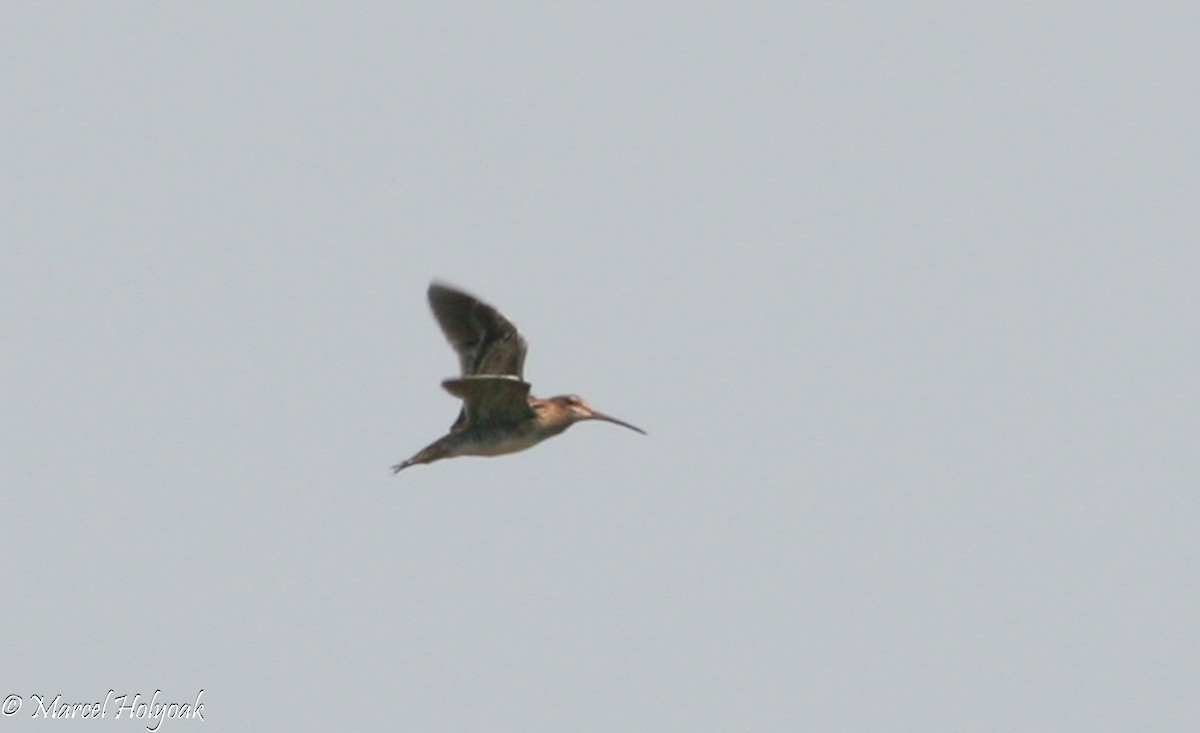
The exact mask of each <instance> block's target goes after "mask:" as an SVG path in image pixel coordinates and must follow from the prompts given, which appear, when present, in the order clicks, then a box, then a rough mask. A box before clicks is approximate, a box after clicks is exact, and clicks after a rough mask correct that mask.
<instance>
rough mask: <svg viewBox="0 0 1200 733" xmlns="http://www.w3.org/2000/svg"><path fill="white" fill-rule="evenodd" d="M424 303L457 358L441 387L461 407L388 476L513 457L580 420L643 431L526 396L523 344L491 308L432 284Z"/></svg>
mask: <svg viewBox="0 0 1200 733" xmlns="http://www.w3.org/2000/svg"><path fill="white" fill-rule="evenodd" d="M429 304H430V306H431V307H432V308H433V314H434V316H435V317H436V318H437V321H438V324H439V325H441V327H442V331H443V332H445V334H446V338H447V339H448V340H449V341H450V345H451V346H453V347H454V350H455V351H456V352H458V356H459V365H460V367H461V371H462V376H461V377H460V378H458V379H447V380H446V381H444V382H442V386H443V387H445V388H446V391H448V392H449V393H450V394H452V395H454V396H455V397H458V398H460V399H461V400H462V401H463V407H462V410H460V411H459V414H458V419H457V420H455V421H454V424H453V425H452V426H451V427H450V432H449V433H447V434H446V435H444V436H442V437H441V438H438V439H437V440H435V441H434V442H432V443H430V444H429V445H428V446H426V447H425V448H423V449H421V450H420V451H418V452H417V454H416V455H414V456H413V457H412V458H409V459H408V460H406V461H403V462H401V463H398V464H396V465H395V466H392V471H393V472H395V473H398V472H399V471H401V470H402V469H405V468H407V467H409V466H412V465H415V464H418V463H432V462H433V461H437V460H441V459H443V458H454V457H456V456H500V455H505V454H508V453H516V452H517V451H523V450H525V449H526V448H530V447H532V446H534V445H537V444H538V443H540V442H542V441H543V440H545V439H546V438H550V437H553V436H555V435H558V434H559V433H561V432H563V431H564V430H566V429H567V428H569V427H571V425H573V424H575V423H577V422H579V421H581V420H604V421H607V422H611V423H615V424H617V425H621V426H623V427H627V428H629V429H631V430H637V431H638V432H639V433H641V432H643V431H642V430H641V429H640V428H636V427H634V426H632V425H630V424H629V423H626V422H622V421H620V420H617V419H616V418H613V417H609V416H608V415H605V414H603V413H600V412H597V411H595V410H593V409H592V408H590V407H588V405H587V403H585V402H584V401H583V400H582V399H581V398H579V397H578V396H576V395H563V396H559V397H550V398H548V399H540V398H537V397H534V396H532V395H530V394H529V383H528V382H526V381H524V367H525V351H526V349H527V346H526V344H525V339H523V338H522V337H521V334H520V333H518V332H517V329H516V327H514V326H513V325H512V324H511V323H509V322H508V319H506V318H505V317H504V316H502V315H500V313H499V312H498V311H497V310H496V309H495V308H492V307H491V306H490V305H488V304H486V303H484V302H482V301H480V300H478V299H476V298H475V297H473V296H471V295H468V294H467V293H464V292H462V291H459V290H455V289H454V288H451V287H448V286H446V285H442V284H439V283H436V282H435V283H433V284H432V285H430V286H429Z"/></svg>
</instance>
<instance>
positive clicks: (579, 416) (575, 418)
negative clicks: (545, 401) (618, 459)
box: [549, 394, 646, 435]
mask: <svg viewBox="0 0 1200 733" xmlns="http://www.w3.org/2000/svg"><path fill="white" fill-rule="evenodd" d="M549 402H553V403H554V404H555V405H556V406H558V407H559V408H560V409H562V410H563V411H564V412H565V413H566V414H567V415H568V416H569V417H570V418H571V422H572V423H577V422H581V421H583V420H603V421H604V422H610V423H613V424H614V425H620V426H621V427H623V428H629V429H630V430H636V431H637V432H639V433H641V434H642V435H645V434H646V431H645V430H642V429H641V428H638V427H634V426H633V425H630V424H629V423H627V422H625V421H624V420H618V419H617V418H615V417H612V416H610V415H605V414H604V413H603V412H599V411H597V410H593V409H592V407H591V406H590V405H589V404H588V403H586V402H584V401H583V398H582V397H580V396H579V395H577V394H568V395H562V396H559V397H551V398H550V399H549Z"/></svg>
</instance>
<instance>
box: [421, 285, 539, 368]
mask: <svg viewBox="0 0 1200 733" xmlns="http://www.w3.org/2000/svg"><path fill="white" fill-rule="evenodd" d="M429 305H430V307H431V308H433V315H434V316H435V317H436V318H437V322H438V324H439V325H440V326H441V327H442V331H443V332H444V333H445V334H446V339H447V340H449V341H450V345H451V346H453V347H454V350H455V351H456V352H458V361H459V365H460V366H461V368H462V374H463V376H464V377H466V376H471V375H473V374H497V375H509V376H513V377H516V378H517V379H518V380H521V379H523V378H524V371H525V349H526V345H525V339H523V338H521V334H519V333H517V329H516V327H515V326H513V325H512V324H511V323H509V322H508V319H507V318H505V317H504V316H502V315H500V312H499V311H497V310H496V309H495V308H493V307H492V306H490V305H488V304H487V303H484V302H483V301H481V300H479V299H478V298H476V297H474V296H472V295H468V294H467V293H464V292H462V291H461V290H455V289H454V288H452V287H449V286H447V285H443V284H441V283H438V282H434V283H433V284H431V285H430V286H429Z"/></svg>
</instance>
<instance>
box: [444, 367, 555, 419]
mask: <svg viewBox="0 0 1200 733" xmlns="http://www.w3.org/2000/svg"><path fill="white" fill-rule="evenodd" d="M442 386H443V387H445V388H446V391H447V392H449V393H450V394H452V395H454V396H455V397H458V398H459V399H461V400H462V401H463V410H462V413H461V414H460V415H459V416H458V421H457V422H455V423H454V426H453V427H451V428H450V430H451V432H458V431H459V430H462V429H463V428H465V427H466V426H468V425H469V426H471V427H479V426H483V425H512V424H514V423H518V422H521V421H523V420H528V419H530V418H532V417H533V416H534V413H533V408H532V407H530V406H529V383H528V382H522V381H521V380H520V379H517V378H516V377H508V376H496V375H481V376H470V377H463V378H462V379H447V380H446V381H444V382H442Z"/></svg>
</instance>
